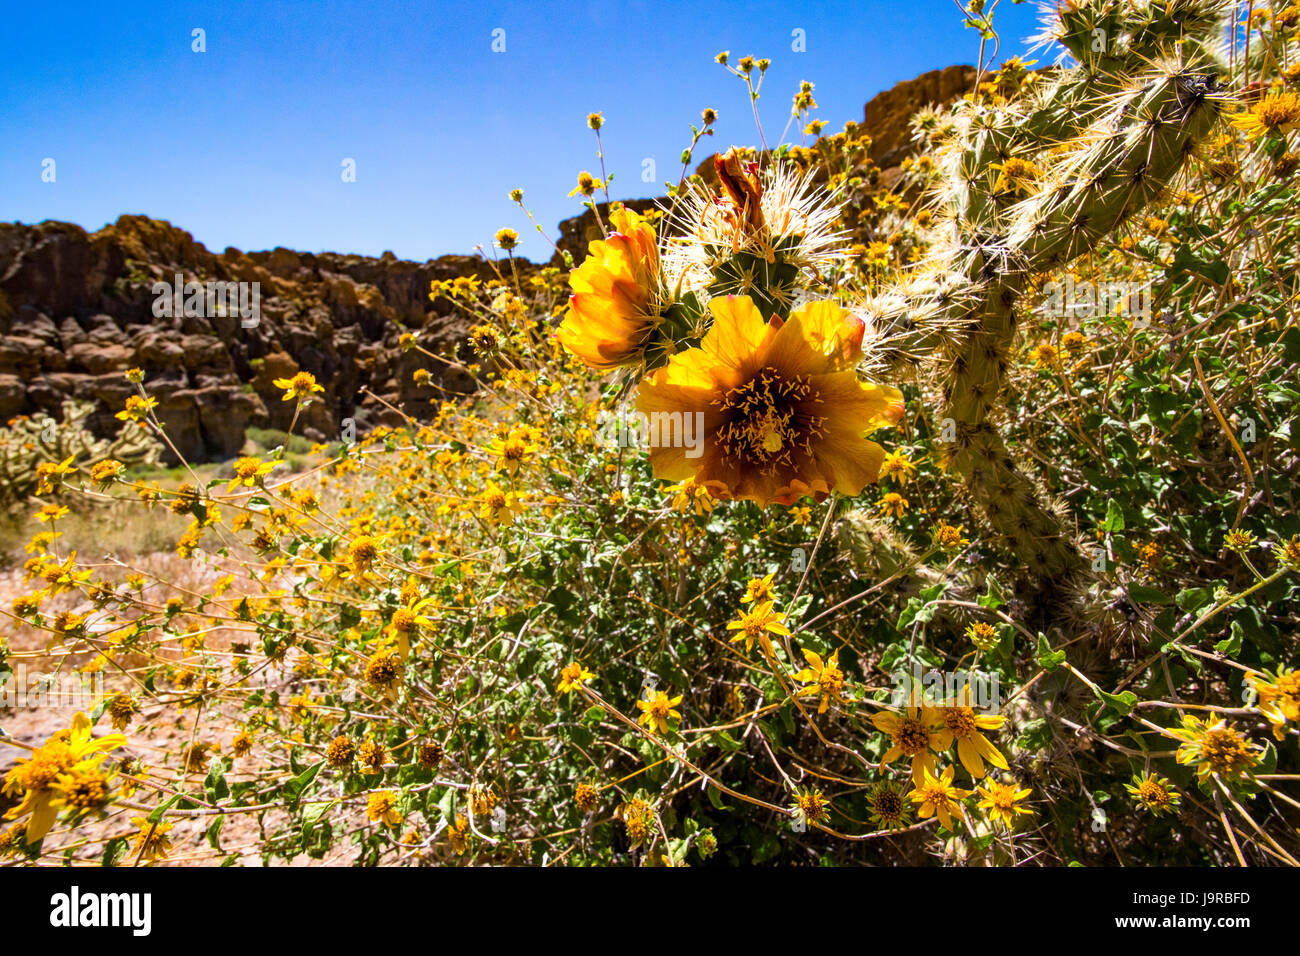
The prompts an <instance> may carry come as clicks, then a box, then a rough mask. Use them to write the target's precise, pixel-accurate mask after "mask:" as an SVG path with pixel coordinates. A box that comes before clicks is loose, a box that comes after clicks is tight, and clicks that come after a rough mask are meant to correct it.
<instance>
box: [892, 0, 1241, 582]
mask: <svg viewBox="0 0 1300 956" xmlns="http://www.w3.org/2000/svg"><path fill="white" fill-rule="evenodd" d="M1230 6H1231V5H1230V4H1228V3H1227V2H1226V0H1159V2H1152V0H1079V2H1070V3H1062V4H1060V5H1059V6H1058V8H1057V9H1055V10H1054V11H1052V13H1051V14H1050V15H1049V19H1048V25H1047V30H1046V32H1045V33H1044V35H1043V37H1041V38H1040V39H1042V40H1044V41H1048V40H1054V41H1057V42H1059V43H1061V44H1062V45H1063V46H1064V47H1065V49H1066V50H1068V51H1069V52H1070V54H1072V56H1073V57H1074V59H1075V60H1076V61H1077V63H1076V64H1075V65H1072V66H1070V67H1068V68H1063V69H1060V70H1057V71H1055V73H1054V74H1053V75H1052V76H1050V77H1048V78H1046V79H1045V80H1044V81H1043V82H1040V83H1038V84H1035V85H1034V86H1033V87H1032V88H1031V91H1030V92H1029V93H1028V94H1027V95H1025V96H1021V97H1018V98H1014V99H1012V100H1010V101H1007V102H1001V101H999V102H996V103H985V102H983V101H982V100H981V99H979V98H978V97H976V98H973V99H970V100H967V101H963V102H962V103H960V104H958V105H957V106H956V107H954V108H953V110H952V113H951V116H950V117H948V118H947V120H946V121H945V122H930V123H928V124H926V125H927V126H928V127H929V128H931V129H935V130H941V131H942V132H941V134H940V135H941V136H942V137H943V141H942V142H941V143H940V144H939V145H938V154H939V159H940V165H941V173H942V175H941V177H940V185H939V187H938V188H937V189H936V190H935V191H934V193H933V195H932V198H933V201H934V205H935V206H936V212H937V214H938V218H939V222H940V238H939V239H938V241H936V243H935V244H934V246H933V247H932V249H931V255H930V258H929V259H928V261H927V262H925V263H924V264H923V265H922V267H921V268H920V269H919V270H918V271H917V273H916V275H915V276H913V277H912V278H910V279H909V280H907V281H906V282H905V283H904V284H901V285H900V286H899V287H898V288H895V289H893V290H890V291H888V292H886V293H885V294H883V295H881V296H879V297H877V298H875V299H874V300H873V301H871V302H869V303H868V304H867V312H868V313H869V314H870V315H871V317H872V320H873V321H872V324H873V325H875V327H876V328H877V330H878V333H879V335H880V336H881V337H882V338H883V339H885V340H887V341H888V342H889V343H890V345H891V346H892V347H893V350H885V351H884V352H882V353H880V358H879V361H880V362H881V364H886V363H887V362H888V361H890V360H896V359H898V358H901V357H903V356H904V355H905V356H908V357H911V358H930V357H938V358H939V359H940V362H941V366H942V375H943V394H944V400H945V408H944V410H943V411H942V412H941V416H940V417H941V434H940V437H941V439H942V440H945V441H947V442H948V446H947V459H948V464H949V466H950V467H951V468H952V469H953V470H955V471H956V472H957V473H958V474H960V475H961V476H962V477H963V478H965V480H966V482H967V484H968V486H969V487H970V489H971V491H972V492H973V494H974V495H975V497H976V498H977V499H978V501H979V502H980V504H981V505H982V507H983V509H984V511H985V512H986V513H987V515H988V518H989V521H990V523H991V525H992V526H993V528H994V529H995V530H996V531H998V532H999V533H1000V534H1001V535H1002V536H1004V538H1005V539H1006V540H1007V542H1008V543H1009V544H1010V546H1011V547H1012V548H1013V549H1014V550H1015V552H1016V553H1017V554H1018V555H1019V556H1020V558H1021V559H1022V560H1023V561H1024V562H1025V563H1026V564H1027V565H1028V566H1029V568H1030V569H1031V570H1032V571H1033V572H1035V573H1036V574H1039V575H1042V576H1044V577H1049V578H1050V577H1055V576H1057V575H1060V574H1063V573H1067V572H1069V571H1070V570H1071V569H1073V568H1076V567H1078V566H1079V565H1080V558H1079V555H1078V552H1077V550H1076V549H1075V548H1074V547H1073V545H1072V544H1071V543H1070V541H1069V539H1068V538H1067V536H1066V535H1065V534H1064V533H1063V530H1062V528H1061V527H1060V524H1059V522H1058V519H1057V518H1056V516H1055V515H1054V514H1053V513H1052V511H1051V509H1050V508H1049V507H1048V506H1047V505H1046V504H1045V503H1044V501H1043V496H1042V494H1041V493H1040V491H1039V489H1038V488H1036V487H1035V486H1034V484H1033V483H1031V482H1030V481H1029V480H1028V479H1027V478H1026V477H1025V476H1024V475H1023V474H1021V472H1020V471H1019V470H1018V469H1017V468H1016V466H1015V465H1014V463H1013V462H1012V461H1011V458H1010V456H1009V455H1008V453H1007V449H1006V446H1005V444H1004V443H1003V440H1002V438H1001V436H1000V435H999V434H998V432H997V430H996V428H995V425H994V419H995V416H996V414H997V411H998V409H999V407H1000V401H999V400H1000V393H1001V390H1002V387H1003V383H1004V379H1005V375H1006V371H1007V368H1008V363H1009V354H1010V350H1011V347H1012V344H1013V341H1014V337H1015V333H1016V323H1017V308H1018V306H1019V303H1020V301H1021V299H1022V298H1023V296H1024V295H1025V294H1026V293H1027V292H1029V291H1030V290H1031V289H1032V287H1033V277H1034V276H1035V274H1038V273H1043V272H1047V271H1049V270H1051V269H1055V268H1059V267H1061V266H1063V265H1065V264H1066V263H1069V262H1070V261H1071V260H1073V259H1075V258H1077V257H1079V256H1080V255H1082V254H1084V253H1086V252H1087V251H1088V250H1089V249H1091V248H1092V247H1093V246H1094V245H1096V243H1097V242H1098V241H1099V240H1101V239H1102V238H1103V237H1105V236H1107V235H1109V234H1111V233H1112V232H1114V230H1115V229H1116V228H1117V227H1118V226H1119V225H1120V224H1122V223H1123V222H1124V221H1126V220H1127V219H1129V218H1131V217H1132V216H1133V215H1135V214H1136V213H1138V212H1139V211H1140V210H1142V209H1143V208H1144V207H1145V206H1146V205H1147V204H1148V203H1149V202H1151V201H1152V200H1153V199H1154V198H1155V197H1156V195H1157V194H1158V193H1159V192H1160V191H1161V190H1162V189H1164V188H1165V187H1166V186H1167V185H1168V184H1169V182H1170V180H1171V179H1172V178H1173V177H1174V175H1175V174H1176V173H1177V172H1178V171H1179V169H1180V168H1181V167H1182V165H1183V162H1184V161H1185V160H1186V159H1187V157H1188V156H1190V155H1191V153H1192V152H1193V150H1194V149H1195V148H1196V146H1197V144H1198V143H1199V142H1200V141H1201V140H1202V139H1204V138H1205V137H1206V135H1207V134H1208V133H1209V132H1210V131H1211V130H1212V128H1213V127H1214V124H1215V121H1216V118H1217V117H1218V115H1219V112H1220V104H1219V101H1218V98H1217V96H1216V90H1217V73H1218V70H1217V61H1216V59H1215V56H1214V54H1213V52H1212V51H1213V49H1214V48H1215V47H1216V46H1217V44H1218V42H1219V40H1220V38H1221V36H1222V30H1223V29H1224V25H1225V22H1226V21H1225V16H1226V12H1227V10H1228V9H1229V8H1230ZM931 119H932V120H933V117H932V118H931Z"/></svg>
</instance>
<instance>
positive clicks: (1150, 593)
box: [1128, 584, 1170, 604]
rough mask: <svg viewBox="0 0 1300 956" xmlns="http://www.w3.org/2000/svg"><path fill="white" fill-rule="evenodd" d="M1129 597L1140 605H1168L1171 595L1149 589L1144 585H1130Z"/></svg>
mask: <svg viewBox="0 0 1300 956" xmlns="http://www.w3.org/2000/svg"><path fill="white" fill-rule="evenodd" d="M1128 596H1129V598H1130V599H1132V600H1133V601H1134V602H1136V603H1138V604H1168V603H1169V600H1170V598H1169V595H1167V594H1165V592H1163V591H1158V590H1156V589H1155V588H1149V587H1147V586H1145V585H1143V584H1130V585H1129V586H1128Z"/></svg>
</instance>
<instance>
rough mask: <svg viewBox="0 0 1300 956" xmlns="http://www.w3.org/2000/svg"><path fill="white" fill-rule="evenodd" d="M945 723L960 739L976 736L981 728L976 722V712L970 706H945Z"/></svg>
mask: <svg viewBox="0 0 1300 956" xmlns="http://www.w3.org/2000/svg"><path fill="white" fill-rule="evenodd" d="M943 725H944V726H945V727H946V728H948V731H949V732H950V733H951V734H952V735H953V736H954V737H956V738H957V739H958V740H966V739H967V738H969V737H974V736H975V734H976V732H977V731H978V730H979V728H978V726H977V725H976V724H975V712H974V711H973V710H971V709H970V708H969V707H945V708H944V711H943Z"/></svg>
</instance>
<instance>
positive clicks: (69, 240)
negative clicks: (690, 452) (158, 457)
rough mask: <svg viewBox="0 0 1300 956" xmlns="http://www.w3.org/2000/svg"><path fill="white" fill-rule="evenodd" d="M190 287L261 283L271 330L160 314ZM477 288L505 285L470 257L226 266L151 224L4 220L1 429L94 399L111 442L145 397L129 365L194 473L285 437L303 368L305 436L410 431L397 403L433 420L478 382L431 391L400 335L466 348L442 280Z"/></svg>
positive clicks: (257, 257)
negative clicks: (287, 390) (134, 403)
mask: <svg viewBox="0 0 1300 956" xmlns="http://www.w3.org/2000/svg"><path fill="white" fill-rule="evenodd" d="M177 275H180V276H182V277H183V281H185V282H200V283H206V282H209V281H220V282H237V283H238V282H244V283H249V284H250V285H251V283H254V282H256V283H258V289H259V295H260V300H259V303H258V305H259V311H260V316H259V317H258V321H257V324H256V325H255V326H254V327H246V325H248V324H249V323H248V322H245V321H243V320H241V317H240V315H239V314H238V312H232V311H228V310H225V314H211V312H210V310H209V309H207V308H206V306H205V308H203V309H201V310H192V311H200V312H202V313H203V314H199V315H185V314H184V312H185V311H186V310H185V309H184V308H179V309H171V310H166V309H164V310H163V311H171V312H173V313H174V314H172V315H162V316H160V315H157V314H155V312H156V311H157V310H156V308H155V304H156V302H157V300H158V298H159V296H158V295H156V294H155V292H154V286H155V283H158V282H164V283H167V284H169V285H174V284H175V282H176V276H177ZM464 275H478V276H480V277H481V278H483V279H485V280H486V279H488V278H490V277H491V275H492V272H491V269H490V267H489V266H488V265H487V264H486V263H484V262H483V261H482V260H478V259H475V258H472V257H469V256H443V257H441V258H439V259H435V260H430V261H429V262H425V263H417V262H407V261H402V260H399V259H397V258H396V257H394V256H393V255H392V254H391V253H386V254H385V255H384V256H383V257H382V258H379V259H374V258H369V257H365V256H347V255H335V254H321V255H313V254H310V253H298V252H292V251H290V250H288V249H274V250H272V251H270V252H255V253H247V254H246V253H242V252H240V251H239V250H237V249H227V250H226V251H225V252H223V253H221V254H219V255H218V254H214V253H212V252H209V251H208V250H207V249H206V248H204V246H203V245H202V244H201V243H198V242H196V241H194V238H193V237H192V236H191V235H190V234H189V233H187V232H184V231H183V230H181V229H177V228H175V227H173V226H172V225H170V224H169V223H166V222H161V221H158V220H153V219H148V218H145V217H142V216H123V217H121V218H120V219H118V221H117V222H115V223H114V224H112V225H110V226H107V227H105V228H104V229H101V230H99V231H98V232H96V233H87V232H86V231H85V230H84V229H82V228H80V227H79V226H75V225H71V224H69V223H60V222H45V223H41V224H39V225H30V226H29V225H15V224H3V223H0V421H2V420H8V419H9V418H11V417H13V416H15V415H19V414H28V415H50V416H52V417H56V418H57V417H58V416H59V415H60V413H61V407H62V402H63V400H64V399H66V398H69V397H71V398H81V399H87V400H91V401H94V402H96V403H98V409H97V411H96V414H95V415H94V416H93V417H92V419H91V420H90V422H89V427H91V429H92V430H93V431H95V432H96V433H97V434H98V433H103V434H105V435H107V434H111V433H112V432H114V431H115V430H116V427H117V426H118V424H120V423H118V422H117V421H116V419H114V417H113V415H114V413H115V412H117V411H118V410H119V409H121V407H122V405H123V403H124V401H125V400H126V397H127V395H129V394H131V392H132V391H133V386H132V385H131V384H130V383H129V382H128V381H127V380H126V378H125V377H124V376H123V374H122V373H123V372H124V371H125V370H126V369H128V368H140V369H143V370H144V372H145V382H146V385H147V387H148V389H149V391H150V393H151V394H153V395H155V396H157V397H158V401H159V404H158V409H157V411H158V415H159V417H160V419H161V421H162V422H163V424H164V425H165V426H166V428H167V433H168V436H169V437H170V438H171V439H172V441H173V442H175V444H176V446H177V450H178V451H179V452H180V453H181V454H182V455H184V456H185V457H186V458H187V459H188V460H191V461H205V460H214V459H223V458H229V457H231V456H233V455H235V454H238V452H239V449H240V447H241V446H242V445H243V443H244V432H245V429H246V428H248V427H249V426H259V427H270V428H279V429H284V428H287V427H288V425H289V421H290V418H291V417H292V414H293V405H292V403H286V402H282V401H281V400H280V399H281V394H282V390H281V389H277V388H276V387H275V386H274V384H273V383H274V380H275V379H277V378H285V377H288V376H291V375H293V374H294V373H295V372H297V371H299V370H302V371H307V372H311V373H312V374H313V375H315V376H316V380H317V381H318V382H319V383H320V384H321V385H322V386H324V388H325V391H324V393H322V394H321V395H320V396H319V400H318V401H317V402H315V403H314V404H313V405H312V406H311V407H310V408H308V409H307V411H306V413H305V419H304V420H303V421H300V423H299V425H300V428H301V431H302V433H303V434H305V435H306V436H307V437H309V438H312V439H315V440H324V439H328V438H332V437H336V436H337V435H338V434H339V432H340V429H341V422H342V421H343V420H344V419H347V418H353V419H355V420H356V421H357V422H358V424H359V425H373V424H376V423H380V422H389V423H391V422H393V421H394V420H395V419H398V418H399V416H397V414H396V413H394V412H392V411H391V410H389V409H387V408H386V406H385V405H384V403H383V402H387V403H389V404H391V405H393V406H395V407H397V408H401V409H403V410H404V411H406V412H408V413H409V414H412V415H416V416H424V415H425V414H427V412H428V410H429V401H430V399H433V398H435V397H437V396H438V395H439V394H444V393H445V392H465V391H468V390H469V389H470V388H471V387H472V383H471V381H470V380H469V379H468V377H466V376H463V375H462V376H459V377H458V376H456V375H455V374H454V373H447V372H446V371H444V370H442V369H440V368H431V369H430V373H431V377H432V378H431V384H430V385H428V386H417V385H416V384H415V383H414V382H413V381H412V372H413V371H414V370H415V368H416V367H417V366H418V364H419V362H418V353H410V352H408V353H403V352H402V351H401V350H400V348H399V347H398V341H397V340H398V336H399V335H400V334H401V333H402V332H403V331H407V330H419V331H421V341H422V343H423V344H424V345H425V346H426V347H427V348H429V349H430V351H435V352H440V351H442V350H444V349H446V350H451V351H457V350H459V349H460V347H461V343H462V342H463V339H464V332H465V328H464V323H463V320H461V319H459V318H456V317H454V316H452V315H451V314H450V305H449V303H446V302H438V303H433V302H430V301H429V295H428V293H429V283H430V281H432V280H434V279H448V278H453V277H456V276H464ZM177 304H178V305H179V304H181V303H177ZM219 304H220V303H219ZM217 311H218V313H221V312H223V310H221V309H218V310H217ZM367 392H369V393H373V395H375V396H379V397H380V398H382V399H383V402H380V401H378V400H377V399H376V398H374V397H372V396H371V395H368V394H366V393H367ZM172 457H173V458H174V456H172Z"/></svg>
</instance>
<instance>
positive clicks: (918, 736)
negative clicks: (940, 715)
mask: <svg viewBox="0 0 1300 956" xmlns="http://www.w3.org/2000/svg"><path fill="white" fill-rule="evenodd" d="M894 743H895V744H897V745H898V749H899V750H901V751H903V753H904V754H905V755H906V756H908V757H915V756H916V755H917V754H923V753H925V751H926V749H927V748H928V747H929V746H930V731H929V729H928V728H927V727H926V726H925V724H923V723H921V722H920V721H919V720H917V719H916V718H914V717H904V718H903V720H902V723H901V724H899V727H898V733H896V734H895V735H894Z"/></svg>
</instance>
